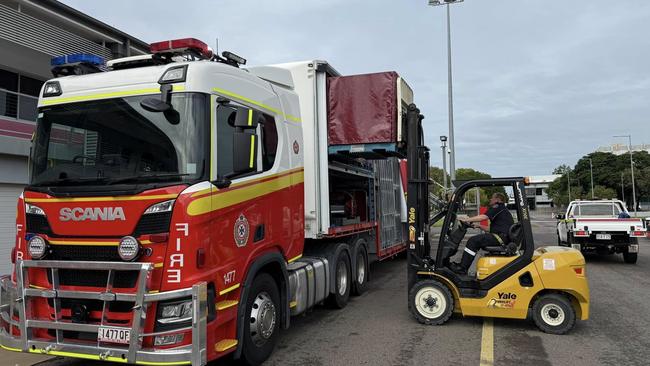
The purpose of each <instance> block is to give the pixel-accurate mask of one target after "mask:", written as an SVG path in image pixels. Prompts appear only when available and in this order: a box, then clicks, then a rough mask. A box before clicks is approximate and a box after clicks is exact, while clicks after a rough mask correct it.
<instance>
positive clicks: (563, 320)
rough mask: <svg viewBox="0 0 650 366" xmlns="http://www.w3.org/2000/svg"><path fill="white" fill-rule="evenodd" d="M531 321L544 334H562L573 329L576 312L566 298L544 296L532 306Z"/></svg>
mask: <svg viewBox="0 0 650 366" xmlns="http://www.w3.org/2000/svg"><path fill="white" fill-rule="evenodd" d="M533 321H535V325H537V328H539V329H540V330H541V331H542V332H544V333H550V334H564V333H567V332H568V331H570V330H571V329H573V326H574V325H575V323H576V312H575V310H574V309H573V306H571V302H570V301H569V299H567V298H566V296H564V295H560V294H545V295H542V296H540V297H539V298H538V299H537V300H536V301H535V304H534V305H533Z"/></svg>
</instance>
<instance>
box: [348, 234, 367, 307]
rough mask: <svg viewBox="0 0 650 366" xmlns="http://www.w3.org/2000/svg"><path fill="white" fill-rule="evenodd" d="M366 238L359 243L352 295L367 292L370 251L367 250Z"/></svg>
mask: <svg viewBox="0 0 650 366" xmlns="http://www.w3.org/2000/svg"><path fill="white" fill-rule="evenodd" d="M363 244H365V240H359V242H358V245H357V255H356V268H355V274H354V281H353V286H352V295H355V296H359V295H361V294H363V293H364V292H366V288H367V283H368V275H369V274H370V268H369V267H368V253H367V252H366V246H365V245H363Z"/></svg>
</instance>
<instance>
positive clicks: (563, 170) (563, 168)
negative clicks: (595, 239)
mask: <svg viewBox="0 0 650 366" xmlns="http://www.w3.org/2000/svg"><path fill="white" fill-rule="evenodd" d="M567 170H571V167H570V166H568V165H566V164H562V165H560V166H558V167H557V168H555V169H553V174H564V173H566V171H567Z"/></svg>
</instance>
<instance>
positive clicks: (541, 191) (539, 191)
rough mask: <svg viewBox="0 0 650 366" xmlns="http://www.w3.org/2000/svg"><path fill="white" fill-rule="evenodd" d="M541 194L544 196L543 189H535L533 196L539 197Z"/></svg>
mask: <svg viewBox="0 0 650 366" xmlns="http://www.w3.org/2000/svg"><path fill="white" fill-rule="evenodd" d="M543 194H544V188H537V189H536V192H535V195H537V196H541V195H543Z"/></svg>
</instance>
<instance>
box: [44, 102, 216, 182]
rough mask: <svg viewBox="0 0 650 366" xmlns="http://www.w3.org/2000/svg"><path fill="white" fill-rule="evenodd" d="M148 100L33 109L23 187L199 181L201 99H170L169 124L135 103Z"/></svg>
mask: <svg viewBox="0 0 650 366" xmlns="http://www.w3.org/2000/svg"><path fill="white" fill-rule="evenodd" d="M151 97H152V96H134V97H124V98H114V99H106V100H99V101H90V102H82V103H73V104H64V105H58V106H53V107H46V108H42V109H41V110H39V118H38V123H37V128H36V135H35V137H34V144H33V151H32V163H31V185H32V186H70V185H79V184H84V185H111V184H118V183H119V184H128V183H137V184H142V183H147V182H167V181H168V182H183V181H185V182H189V181H195V180H197V179H199V178H201V177H203V176H204V175H205V174H207V171H208V170H209V169H208V160H207V159H206V157H207V154H206V151H207V148H206V147H207V146H208V140H207V136H209V128H208V122H209V118H208V116H209V113H208V110H207V101H208V97H207V95H204V94H199V93H175V94H173V95H172V103H171V104H172V106H173V108H174V111H175V112H174V113H176V112H177V113H178V114H177V115H176V116H175V118H174V119H172V121H171V122H170V120H169V116H168V114H166V113H162V112H158V113H157V112H149V111H147V110H145V109H143V108H142V107H141V106H140V102H141V101H142V100H143V99H145V98H151ZM176 122H178V123H176ZM175 123H176V124H175Z"/></svg>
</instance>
